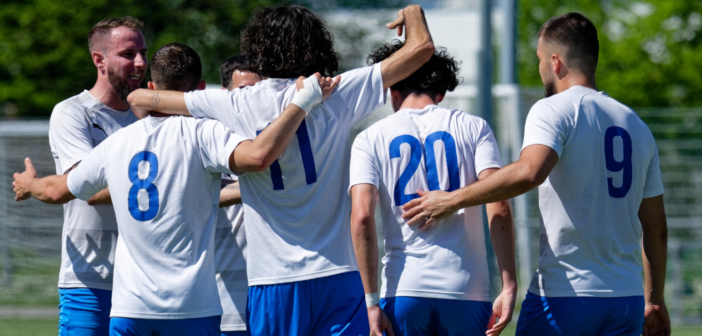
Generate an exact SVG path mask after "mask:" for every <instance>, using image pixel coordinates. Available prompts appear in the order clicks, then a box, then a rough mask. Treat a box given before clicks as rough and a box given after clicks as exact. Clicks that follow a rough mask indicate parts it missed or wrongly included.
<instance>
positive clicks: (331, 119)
mask: <svg viewBox="0 0 702 336" xmlns="http://www.w3.org/2000/svg"><path fill="white" fill-rule="evenodd" d="M295 91H296V87H295V80H294V79H266V80H263V81H261V82H259V83H257V84H256V85H254V86H248V87H245V88H241V89H234V90H232V91H227V90H204V91H193V92H189V93H186V94H185V103H186V104H187V106H188V110H189V111H190V113H192V114H193V116H195V117H199V118H212V119H217V120H219V121H221V122H223V123H224V124H225V125H227V126H228V127H229V128H231V129H232V130H233V131H234V132H236V133H238V134H241V135H242V136H245V137H251V138H253V137H255V136H256V135H257V134H258V133H259V132H260V131H261V130H263V129H264V128H265V127H266V126H268V124H269V123H270V122H272V121H273V120H275V119H276V118H277V117H278V116H279V115H280V114H281V113H282V112H283V110H284V109H285V107H287V105H288V104H289V103H290V101H291V100H292V97H293V95H294V94H295ZM384 103H385V90H383V79H382V75H381V73H380V65H379V64H378V65H375V66H371V67H365V68H361V69H357V70H352V71H349V72H346V73H343V74H341V83H340V84H339V87H338V88H337V89H336V90H335V91H334V92H333V93H332V95H331V96H330V97H329V98H327V99H326V100H325V101H323V102H322V103H321V104H319V105H317V106H316V107H314V108H313V109H312V111H310V113H309V115H308V116H307V117H305V120H304V121H303V122H302V124H301V125H300V127H299V128H298V130H297V136H296V137H295V138H294V140H293V141H292V142H291V143H290V145H289V146H288V148H287V149H286V150H285V152H283V154H282V155H281V156H280V157H279V158H278V160H277V161H275V162H274V163H273V164H272V165H271V166H270V168H269V169H266V170H265V171H263V172H259V173H247V174H245V175H242V176H241V177H240V180H239V181H240V184H241V196H242V200H243V203H244V214H245V216H246V241H247V244H248V248H249V252H248V258H247V259H246V263H247V272H248V279H249V286H255V285H268V284H277V283H286V282H294V281H302V280H308V279H315V278H321V277H326V276H331V275H335V274H339V273H344V272H349V271H356V270H357V269H358V267H357V266H356V259H355V256H354V253H353V246H352V244H351V236H350V229H349V214H350V202H349V199H348V197H347V195H346V194H345V193H344V192H343V190H344V189H346V187H347V186H348V167H349V149H350V147H351V143H350V142H351V140H350V131H351V127H352V126H353V125H354V124H356V123H358V122H359V121H360V120H361V119H363V117H365V116H366V115H368V114H370V113H371V112H373V110H375V109H376V108H378V107H379V106H381V105H383V104H384Z"/></svg>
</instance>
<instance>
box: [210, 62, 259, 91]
mask: <svg viewBox="0 0 702 336" xmlns="http://www.w3.org/2000/svg"><path fill="white" fill-rule="evenodd" d="M219 76H220V77H221V78H222V89H227V90H230V91H231V90H234V89H240V88H243V87H245V86H251V85H254V84H256V83H258V82H260V81H261V80H263V77H261V75H259V74H258V73H256V69H255V68H254V64H253V63H252V62H251V60H249V58H248V57H247V56H246V55H244V54H239V55H235V56H232V57H229V58H228V59H227V60H226V61H224V63H223V64H222V66H221V67H219Z"/></svg>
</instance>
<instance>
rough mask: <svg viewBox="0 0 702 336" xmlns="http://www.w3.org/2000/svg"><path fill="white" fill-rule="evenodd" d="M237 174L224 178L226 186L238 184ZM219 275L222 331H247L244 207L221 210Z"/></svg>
mask: <svg viewBox="0 0 702 336" xmlns="http://www.w3.org/2000/svg"><path fill="white" fill-rule="evenodd" d="M238 180H239V179H238V178H237V176H236V175H222V185H223V186H224V185H225V184H229V183H232V182H235V181H238ZM215 272H217V289H218V290H219V299H220V301H221V302H222V310H223V311H224V313H223V314H222V322H221V324H220V329H221V330H222V331H244V330H246V299H247V297H248V292H249V285H248V283H247V281H246V279H247V278H246V229H245V227H244V206H243V205H241V204H235V205H232V206H229V207H226V208H220V209H219V215H218V216H217V232H216V233H215Z"/></svg>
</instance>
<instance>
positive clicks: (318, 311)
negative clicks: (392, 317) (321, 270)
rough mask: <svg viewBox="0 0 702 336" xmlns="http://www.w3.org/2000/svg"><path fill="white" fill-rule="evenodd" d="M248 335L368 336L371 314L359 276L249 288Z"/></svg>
mask: <svg viewBox="0 0 702 336" xmlns="http://www.w3.org/2000/svg"><path fill="white" fill-rule="evenodd" d="M248 299H249V300H248V303H247V305H246V319H247V320H248V323H249V325H248V327H249V329H248V331H249V335H256V336H259V335H260V336H268V335H270V336H278V335H291V336H293V335H309V336H317V335H330V336H331V335H334V336H351V335H352V336H358V335H362V336H368V334H370V327H369V325H368V312H367V310H366V304H365V296H364V294H363V284H362V283H361V276H360V275H359V273H358V272H347V273H341V274H336V275H331V276H328V277H323V278H317V279H311V280H305V281H297V282H290V283H283V284H277V285H260V286H252V287H249V298H248Z"/></svg>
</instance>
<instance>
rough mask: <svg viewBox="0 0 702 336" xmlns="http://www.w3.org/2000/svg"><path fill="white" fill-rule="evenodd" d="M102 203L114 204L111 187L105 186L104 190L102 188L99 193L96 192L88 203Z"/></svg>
mask: <svg viewBox="0 0 702 336" xmlns="http://www.w3.org/2000/svg"><path fill="white" fill-rule="evenodd" d="M101 204H107V205H111V204H112V195H111V194H110V188H109V187H108V188H105V189H104V190H101V191H100V192H98V193H97V194H95V195H94V196H93V197H91V198H90V199H89V200H88V205H93V206H94V205H101Z"/></svg>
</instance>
